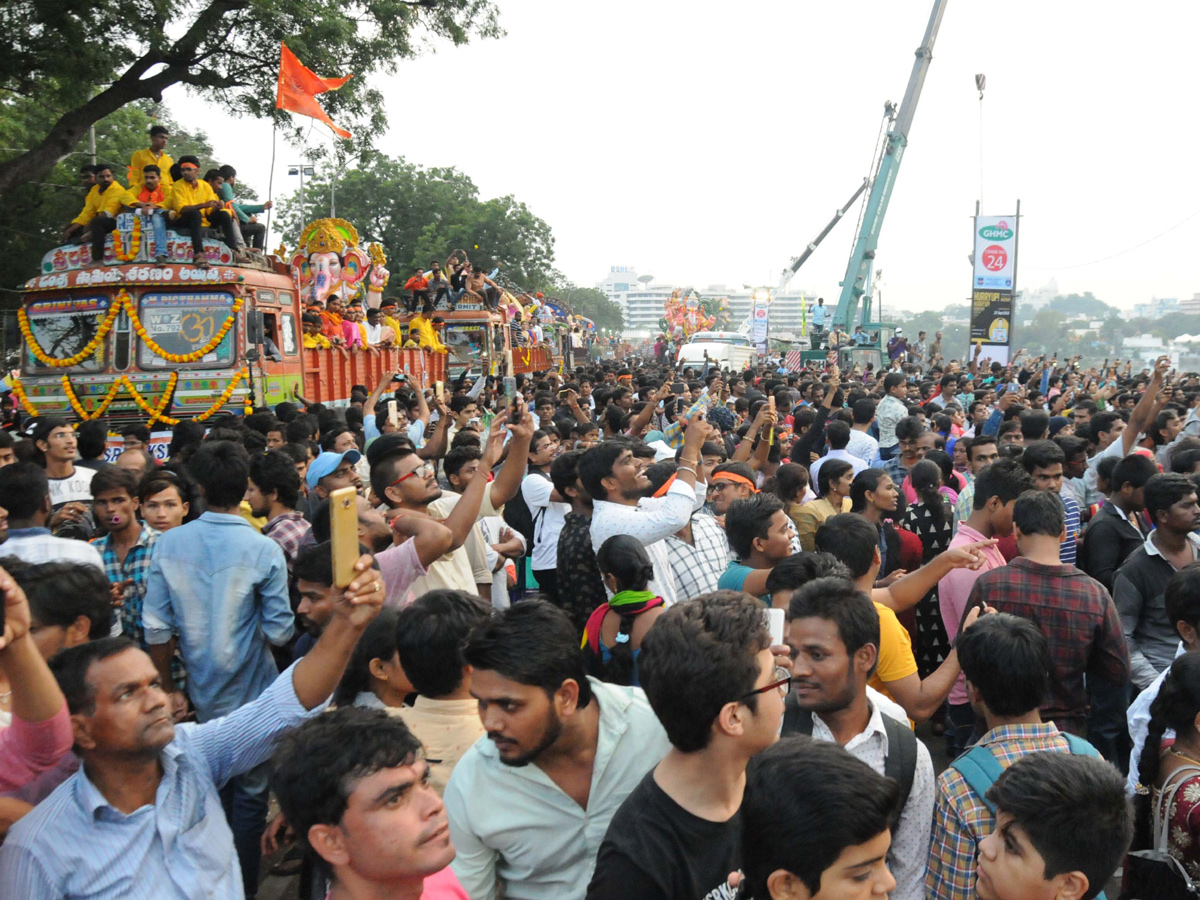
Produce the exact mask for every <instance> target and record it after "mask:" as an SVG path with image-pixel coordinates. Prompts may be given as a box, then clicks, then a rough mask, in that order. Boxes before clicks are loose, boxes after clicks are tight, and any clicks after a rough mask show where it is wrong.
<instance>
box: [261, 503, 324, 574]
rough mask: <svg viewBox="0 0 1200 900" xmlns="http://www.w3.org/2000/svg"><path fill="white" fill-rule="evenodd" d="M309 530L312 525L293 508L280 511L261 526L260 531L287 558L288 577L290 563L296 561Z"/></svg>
mask: <svg viewBox="0 0 1200 900" xmlns="http://www.w3.org/2000/svg"><path fill="white" fill-rule="evenodd" d="M310 532H312V525H311V524H310V523H309V521H308V520H307V519H305V518H304V516H303V515H301V514H300V513H298V512H296V510H294V509H293V510H289V511H288V512H285V513H280V514H279V515H277V516H276V517H275V518H273V519H271V520H270V521H269V522H267V524H266V525H264V526H263V527H262V533H263V534H265V535H266V536H267V537H269V538H270V539H271V540H273V541H274V542H275V543H277V544H278V545H279V546H280V548H281V549H282V550H283V556H284V558H285V559H286V560H287V568H288V577H291V574H292V563H294V562H295V561H296V555H297V554H298V553H299V552H300V547H301V546H302V545H303V543H304V539H305V538H306V537H308V535H309V533H310Z"/></svg>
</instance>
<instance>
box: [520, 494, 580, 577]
mask: <svg viewBox="0 0 1200 900" xmlns="http://www.w3.org/2000/svg"><path fill="white" fill-rule="evenodd" d="M553 493H554V482H552V481H551V480H550V479H549V478H546V477H545V476H544V475H541V474H538V473H534V472H531V473H529V474H528V475H526V476H525V478H524V480H523V481H522V482H521V496H522V497H524V498H525V504H526V505H527V506H528V507H529V512H530V513H531V514H532V515H533V519H534V521H535V522H536V523H537V528H536V529H535V530H534V534H533V556H531V557H530V560H529V564H530V566H532V567H533V570H534V571H535V572H544V571H545V570H546V569H554V568H557V567H558V535H559V533H560V532H561V531H562V527H563V523H564V522H565V521H566V518H567V513H569V512H570V511H571V504H570V503H556V502H555V501H553V500H551V499H550V495H551V494H553Z"/></svg>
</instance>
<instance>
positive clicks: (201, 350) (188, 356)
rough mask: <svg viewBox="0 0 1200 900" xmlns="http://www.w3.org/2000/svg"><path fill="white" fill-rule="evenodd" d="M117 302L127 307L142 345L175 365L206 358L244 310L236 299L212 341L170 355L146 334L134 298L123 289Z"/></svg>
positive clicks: (126, 309)
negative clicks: (189, 351)
mask: <svg viewBox="0 0 1200 900" xmlns="http://www.w3.org/2000/svg"><path fill="white" fill-rule="evenodd" d="M117 302H118V303H120V304H121V305H122V306H124V307H125V311H126V312H127V313H128V314H129V322H130V324H131V325H133V330H134V332H135V333H136V334H137V336H138V337H139V338H140V339H141V341H142V343H143V344H145V345H146V346H147V347H149V348H150V350H151V351H152V352H154V353H155V354H157V355H158V356H160V357H162V358H163V359H165V360H167V361H168V362H173V363H190V362H195V361H196V360H198V359H200V358H201V357H202V356H205V355H206V354H209V353H211V352H212V351H213V350H215V349H216V348H217V346H218V345H219V344H220V343H221V341H223V340H225V335H227V334H228V333H229V329H230V328H232V327H233V323H234V322H236V321H237V314H238V312H239V311H240V310H241V308H242V298H241V297H237V298H235V299H234V301H233V310H232V312H231V313H230V314H229V318H227V319H226V320H225V324H223V325H222V326H221V327H220V328H219V329H217V333H216V334H214V335H213V336H212V340H210V341H209V342H208V343H207V344H205V345H204V346H203V347H198V348H197V349H195V350H193V351H192V352H191V353H168V352H167V351H166V350H164V349H163V348H162V347H160V346H159V345H158V343H157V342H156V341H155V340H154V338H152V337H150V335H149V334H147V333H146V329H145V327H144V326H143V325H142V321H141V319H139V318H138V314H137V309H136V308H135V306H134V303H133V298H132V297H131V296H130V295H129V291H127V290H125V289H124V288H122V289H121V290H120V292H119V293H118V294H117Z"/></svg>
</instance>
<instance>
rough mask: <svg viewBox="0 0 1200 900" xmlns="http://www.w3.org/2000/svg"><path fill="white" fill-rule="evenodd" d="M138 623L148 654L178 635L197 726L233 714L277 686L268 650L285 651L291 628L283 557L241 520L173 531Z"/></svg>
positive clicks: (221, 518)
mask: <svg viewBox="0 0 1200 900" xmlns="http://www.w3.org/2000/svg"><path fill="white" fill-rule="evenodd" d="M142 620H143V624H144V627H145V631H146V642H147V643H148V644H150V645H151V646H152V647H153V646H155V645H161V644H166V643H167V642H168V641H170V639H171V636H172V635H174V634H178V637H179V649H180V652H181V654H182V655H183V663H184V666H185V667H186V668H187V673H188V696H189V697H190V698H191V700H192V704H193V705H194V706H195V707H196V718H197V719H198V720H199V721H201V722H207V721H208V720H209V719H215V718H216V717H218V716H223V715H226V714H227V713H231V712H233V711H234V710H235V709H237V708H238V707H239V706H242V705H243V704H245V703H249V702H250V701H251V700H253V699H255V698H256V697H257V696H258V695H259V694H261V693H262V692H263V691H264V690H266V688H267V685H269V684H270V683H271V682H272V681H274V680H275V678H276V676H277V675H278V674H279V670H278V669H277V668H276V667H275V659H274V657H273V656H272V655H271V649H270V647H269V646H268V644H267V642H268V641H270V643H272V644H275V645H277V646H281V645H283V644H286V643H287V642H288V641H289V640H291V637H292V632H293V630H294V628H295V615H294V614H293V613H292V606H291V602H290V601H289V599H288V586H287V560H286V559H284V556H283V551H282V550H281V549H280V548H279V545H278V544H277V543H275V541H273V540H271V539H270V538H269V537H264V536H263V535H261V534H259V533H258V532H257V531H255V530H254V527H253V526H252V525H250V523H249V522H247V521H246V520H245V519H243V518H242V517H241V516H240V515H232V514H228V513H217V512H212V511H209V512H206V513H204V514H203V515H202V516H200V518H199V519H197V520H196V521H194V522H189V523H188V524H186V525H181V526H179V527H178V528H172V529H171V530H170V531H168V532H166V533H165V534H162V535H160V536H159V538H158V545H157V546H156V547H155V551H154V556H153V558H152V560H151V562H150V573H149V575H148V576H147V579H146V597H145V602H144V606H143V611H142ZM264 635H265V637H266V640H263V637H264Z"/></svg>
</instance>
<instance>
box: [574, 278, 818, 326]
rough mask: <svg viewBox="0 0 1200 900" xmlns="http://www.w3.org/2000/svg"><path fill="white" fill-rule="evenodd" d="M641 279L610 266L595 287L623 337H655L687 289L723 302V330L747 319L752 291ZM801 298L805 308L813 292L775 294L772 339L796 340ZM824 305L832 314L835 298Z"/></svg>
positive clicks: (810, 304)
mask: <svg viewBox="0 0 1200 900" xmlns="http://www.w3.org/2000/svg"><path fill="white" fill-rule="evenodd" d="M645 277H646V276H642V275H638V273H637V269H636V268H635V267H633V266H612V267H610V269H609V271H608V274H607V275H606V276H605V277H604V278H603V279H602V280H600V281H599V282H598V283H597V284H596V289H597V290H598V291H600V292H601V293H602V294H604V295H605V296H606V297H608V298H609V299H610V300H612V301H613V302H614V303H616V304H617V305H618V306H620V307H621V311H622V312H623V313H624V315H625V334H626V336H628V337H631V338H638V337H648V336H650V335H651V334H652V333H657V332H658V331H659V324H658V320H659V319H661V318H662V317H663V312H664V308H665V305H666V302H667V300H669V299H670V298H671V294H672V293H674V292H675V291H677V290H679V291H682V290H685V289H686V288H689V287H690V288H692V289H693V290H695V291H696V292H697V293H699V295H700V296H701V297H706V298H713V299H719V298H722V297H724V298H725V299H726V301H727V309H728V313H729V322H728V324H727V325H726V326H725V328H726V329H728V330H730V331H737V330H738V328H739V327H740V326H741V324H742V323H743V322H744V321H745V320H746V319H747V318H748V317H749V315H750V304H751V302H752V297H751V295H752V293H753V291H754V288H748V287H738V288H730V287H727V286H726V285H723V284H710V285H704V286H701V285H681V284H668V283H660V282H657V281H654V280H653V279H651V280H650V281H643V280H642V279H643V278H645ZM801 298H803V299H804V302H805V304H806V305H807V306H808V307H809V308H811V307H812V305H813V304H814V303H816V301H817V297H816V293H815V292H814V291H808V290H800V289H789V290H787V291H785V292H784V293H781V294H775V296H774V300H773V301H772V303H771V335H772V337H779V336H781V335H782V334H786V333H788V332H791V333H792V334H794V335H796V336H797V337H798V336H799V335H800V331H801V326H802V322H803V318H802V315H801V311H800V307H801ZM825 305H826V307H828V308H829V311H830V312H831V313H832V312H833V309H834V308H835V307H836V306H837V297H836V296H834V297H832V298H830V297H826V298H825Z"/></svg>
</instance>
